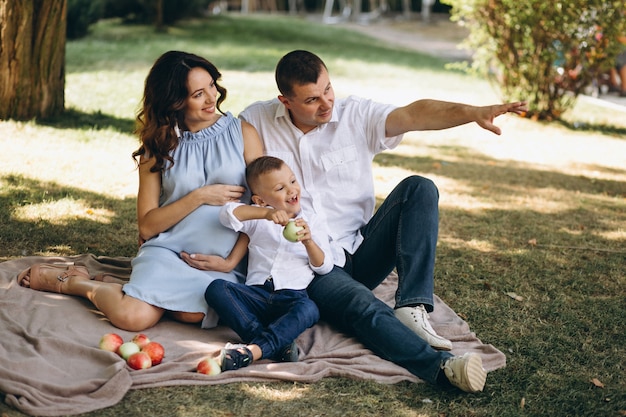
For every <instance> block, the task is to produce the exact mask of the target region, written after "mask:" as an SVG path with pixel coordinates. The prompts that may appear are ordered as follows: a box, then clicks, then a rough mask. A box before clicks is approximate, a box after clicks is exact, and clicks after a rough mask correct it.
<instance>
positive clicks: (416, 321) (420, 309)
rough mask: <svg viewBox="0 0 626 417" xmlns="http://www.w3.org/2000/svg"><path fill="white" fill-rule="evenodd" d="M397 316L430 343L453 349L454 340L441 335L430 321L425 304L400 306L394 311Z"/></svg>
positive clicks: (434, 346) (436, 346) (440, 348)
mask: <svg viewBox="0 0 626 417" xmlns="http://www.w3.org/2000/svg"><path fill="white" fill-rule="evenodd" d="M394 313H395V315H396V318H397V319H398V320H400V321H401V322H402V324H404V325H405V326H406V327H408V328H409V329H411V330H413V332H415V334H417V335H418V336H419V337H421V338H422V339H424V340H425V341H426V342H427V343H428V344H429V345H431V346H432V347H433V348H435V349H439V350H452V342H451V341H449V340H448V339H445V338H443V337H441V336H439V335H438V334H437V333H436V332H435V330H434V329H433V328H432V326H431V325H430V323H429V322H428V313H427V312H426V309H425V308H424V306H423V305H421V304H420V305H418V306H417V307H400V308H397V309H396V310H395V311H394Z"/></svg>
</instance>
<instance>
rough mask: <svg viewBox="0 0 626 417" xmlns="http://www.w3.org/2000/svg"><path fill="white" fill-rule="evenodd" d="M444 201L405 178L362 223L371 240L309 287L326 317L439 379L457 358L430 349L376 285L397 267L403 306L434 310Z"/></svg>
mask: <svg viewBox="0 0 626 417" xmlns="http://www.w3.org/2000/svg"><path fill="white" fill-rule="evenodd" d="M438 199H439V194H438V191H437V188H436V187H435V185H434V184H433V183H432V181H430V180H428V179H426V178H422V177H418V176H413V177H409V178H406V179H405V180H404V181H402V182H401V183H400V184H399V185H398V186H397V187H396V188H395V189H394V190H393V191H392V192H391V194H389V196H388V197H387V199H386V200H385V202H384V203H383V204H382V205H381V207H380V208H379V209H378V210H377V212H376V214H375V215H374V216H373V218H372V219H371V221H370V222H369V223H368V224H367V225H365V226H364V227H363V228H362V233H363V236H364V238H365V241H364V242H363V243H362V244H361V246H360V247H359V249H358V250H357V251H356V253H355V254H354V255H353V256H350V257H349V258H348V261H347V263H346V265H345V267H344V268H339V267H337V266H335V268H334V269H333V270H332V271H331V272H330V273H328V274H326V275H318V276H316V277H315V279H314V280H313V282H311V284H309V287H308V289H307V290H308V293H309V297H311V299H312V300H313V301H315V303H316V304H317V306H318V307H319V309H320V314H321V318H322V319H324V320H325V321H327V322H329V323H331V324H333V325H335V326H337V327H338V328H339V329H340V330H342V331H344V332H346V333H348V334H350V335H353V336H356V337H357V338H358V340H359V341H360V342H361V343H363V344H364V345H365V346H366V347H367V348H369V349H371V350H372V351H373V352H374V353H375V354H377V355H378V356H380V357H381V358H384V359H387V360H389V361H391V362H394V363H396V364H398V365H400V366H402V367H404V368H406V369H407V370H408V371H409V372H411V373H412V374H414V375H416V376H418V377H419V378H421V379H423V380H425V381H427V382H430V383H433V384H435V383H437V377H438V376H439V373H440V371H441V366H442V364H443V363H444V362H445V361H446V360H447V359H448V358H450V357H451V356H452V355H451V354H450V353H448V352H441V351H437V350H435V349H433V348H432V347H430V345H429V344H428V343H426V342H425V341H424V340H423V339H422V338H420V337H419V336H417V335H416V334H415V333H414V332H413V331H412V330H410V329H409V328H408V327H406V326H405V325H404V324H402V323H401V322H400V321H399V320H398V319H396V317H395V315H394V312H393V309H392V308H391V307H389V306H387V305H386V304H385V303H383V302H382V301H380V300H379V299H377V298H376V297H375V296H374V294H373V293H372V291H371V289H373V288H375V287H376V286H378V285H379V284H380V283H381V282H382V281H383V280H384V279H385V278H386V277H387V275H388V274H389V273H390V272H391V271H392V270H393V268H394V267H397V269H398V276H399V284H398V291H397V293H396V306H398V307H399V306H403V305H408V304H417V303H423V304H425V306H426V308H427V309H428V310H432V305H433V270H434V263H435V247H436V245H437V234H438Z"/></svg>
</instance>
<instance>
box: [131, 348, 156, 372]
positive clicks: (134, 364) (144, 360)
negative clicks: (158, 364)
mask: <svg viewBox="0 0 626 417" xmlns="http://www.w3.org/2000/svg"><path fill="white" fill-rule="evenodd" d="M126 363H127V364H128V366H130V367H131V368H133V369H146V368H149V367H151V366H152V359H150V355H148V354H147V353H146V352H136V353H133V354H132V355H130V356H129V358H128V360H127V361H126Z"/></svg>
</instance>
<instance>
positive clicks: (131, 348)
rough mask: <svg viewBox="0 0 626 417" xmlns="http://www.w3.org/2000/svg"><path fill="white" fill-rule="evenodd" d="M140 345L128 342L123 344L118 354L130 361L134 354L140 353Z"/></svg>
mask: <svg viewBox="0 0 626 417" xmlns="http://www.w3.org/2000/svg"><path fill="white" fill-rule="evenodd" d="M140 350H141V349H139V345H137V343H135V342H126V343H122V344H121V345H120V347H119V348H118V349H117V354H118V355H120V356H121V357H122V358H124V360H125V361H126V360H128V358H130V356H131V355H132V354H133V353H137V352H139V351H140Z"/></svg>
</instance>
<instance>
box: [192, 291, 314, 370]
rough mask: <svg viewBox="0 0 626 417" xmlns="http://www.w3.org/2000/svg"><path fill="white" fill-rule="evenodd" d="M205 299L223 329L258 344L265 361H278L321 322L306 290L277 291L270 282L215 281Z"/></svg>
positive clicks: (245, 340)
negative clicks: (304, 333)
mask: <svg viewBox="0 0 626 417" xmlns="http://www.w3.org/2000/svg"><path fill="white" fill-rule="evenodd" d="M204 298H205V299H206V301H207V303H208V304H209V305H210V306H211V307H212V308H213V309H215V311H216V312H217V314H218V315H219V316H220V321H221V323H223V324H224V325H226V326H228V327H230V328H231V329H233V330H234V331H235V332H236V333H237V334H238V335H239V337H240V338H241V340H242V341H243V342H245V343H248V344H256V345H258V346H259V347H260V348H261V351H262V352H263V358H268V359H276V358H277V357H278V356H280V354H281V353H282V351H283V350H284V349H285V348H287V347H288V346H289V345H290V344H291V343H292V342H293V341H294V340H295V339H296V338H297V337H298V336H299V335H300V333H302V332H303V331H305V330H306V329H308V328H309V327H311V326H313V325H314V324H315V323H317V321H318V320H319V310H318V308H317V306H316V305H315V303H314V302H313V301H312V300H311V299H309V297H308V295H307V291H306V290H279V291H274V285H273V283H272V281H271V280H268V281H266V282H265V285H253V286H247V285H245V284H240V283H233V282H228V281H225V280H220V279H216V280H215V281H213V282H212V283H211V284H210V285H209V286H208V287H207V289H206V291H205V293H204Z"/></svg>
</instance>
